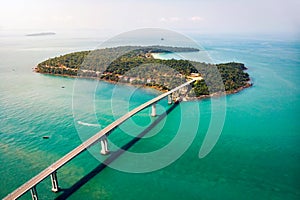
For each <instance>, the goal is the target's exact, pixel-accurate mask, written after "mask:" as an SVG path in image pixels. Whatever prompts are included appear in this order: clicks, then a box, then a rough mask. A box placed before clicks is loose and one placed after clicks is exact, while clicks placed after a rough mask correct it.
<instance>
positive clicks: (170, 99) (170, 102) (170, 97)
mask: <svg viewBox="0 0 300 200" xmlns="http://www.w3.org/2000/svg"><path fill="white" fill-rule="evenodd" d="M172 103H173V102H172V94H169V95H168V104H172Z"/></svg>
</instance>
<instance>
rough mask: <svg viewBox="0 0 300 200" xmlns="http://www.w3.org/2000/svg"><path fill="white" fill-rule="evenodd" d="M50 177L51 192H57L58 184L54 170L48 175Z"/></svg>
mask: <svg viewBox="0 0 300 200" xmlns="http://www.w3.org/2000/svg"><path fill="white" fill-rule="evenodd" d="M50 177H51V183H52V192H58V191H59V186H58V181H57V175H56V172H53V173H52V174H51V175H50Z"/></svg>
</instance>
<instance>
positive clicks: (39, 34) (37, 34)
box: [25, 32, 56, 36]
mask: <svg viewBox="0 0 300 200" xmlns="http://www.w3.org/2000/svg"><path fill="white" fill-rule="evenodd" d="M47 35H56V33H54V32H42V33H30V34H26V35H25V36H47Z"/></svg>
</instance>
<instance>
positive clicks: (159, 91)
mask: <svg viewBox="0 0 300 200" xmlns="http://www.w3.org/2000/svg"><path fill="white" fill-rule="evenodd" d="M36 69H37V68H36V67H35V68H34V70H33V71H34V72H35V73H39V74H43V75H51V76H58V77H66V78H80V79H87V80H98V81H103V82H106V83H110V84H115V85H116V84H121V85H127V86H133V87H137V88H143V89H153V90H155V91H157V92H158V93H164V92H167V91H168V90H162V89H161V88H159V87H158V86H147V85H139V84H131V83H124V82H119V81H112V80H105V79H100V78H98V77H88V76H72V75H66V74H52V73H42V72H39V71H37V70H36ZM252 86H253V83H252V82H251V80H250V81H249V82H248V83H247V84H246V85H244V86H242V87H239V88H237V89H235V90H232V91H222V92H216V93H212V94H209V95H201V96H199V97H187V96H185V97H183V98H184V101H197V100H202V99H208V98H214V97H222V96H226V95H231V94H236V93H239V92H241V91H242V90H244V89H247V88H250V87H252Z"/></svg>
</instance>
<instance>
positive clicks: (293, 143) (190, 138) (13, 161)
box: [0, 33, 300, 200]
mask: <svg viewBox="0 0 300 200" xmlns="http://www.w3.org/2000/svg"><path fill="white" fill-rule="evenodd" d="M189 37H191V38H192V39H193V40H194V41H196V42H197V43H199V44H200V45H201V46H202V47H203V49H205V51H206V52H207V53H208V54H209V56H210V58H211V60H212V61H213V62H214V63H222V62H232V61H235V62H242V63H244V64H245V66H247V68H248V70H247V72H248V73H249V74H250V77H251V82H252V83H253V86H252V87H250V88H247V89H245V90H243V91H241V92H239V93H237V94H232V95H227V96H226V97H216V98H212V99H202V100H197V101H190V102H182V103H180V104H179V105H176V106H172V105H168V103H167V99H164V100H162V101H160V102H159V103H158V104H157V114H158V116H157V117H151V116H150V112H151V110H150V108H148V109H145V110H143V111H141V112H140V113H138V114H137V115H136V116H134V117H132V118H131V119H130V120H128V121H126V122H125V123H124V124H123V125H122V126H120V127H119V128H117V129H116V130H114V131H113V132H111V133H110V135H109V136H108V145H109V148H110V151H111V154H110V155H107V156H103V155H101V154H100V144H99V143H96V144H95V145H94V146H92V147H91V148H89V149H88V150H87V151H85V152H83V153H82V154H80V155H79V156H77V157H76V158H74V159H73V160H71V161H70V162H69V163H67V164H66V165H65V166H63V167H62V168H60V169H59V170H58V171H57V176H58V182H59V186H60V188H61V190H60V192H58V193H53V192H51V181H50V178H46V179H45V180H43V181H42V182H41V183H39V184H38V185H37V192H38V195H39V198H40V199H74V200H79V199H113V200H118V199H122V200H123V199H132V200H133V199H145V200H152V199H170V200H171V199H172V200H174V199H195V200H199V199H208V200H209V199H211V200H213V199H228V200H229V199H230V200H234V199H238V200H239V199H262V200H265V199H274V200H275V199H278V200H279V199H285V200H287V199H290V200H292V199H295V200H296V199H300V148H299V145H300V123H299V119H300V87H299V85H300V77H299V75H300V40H299V38H296V37H291V38H284V37H282V38H281V37H278V38H277V37H263V36H262V37H260V36H238V37H237V36H235V37H233V36H209V35H204V36H203V35H201V34H200V35H197V34H194V33H193V34H190V35H189ZM106 39H107V38H106V37H104V36H103V37H96V36H92V37H89V36H86V35H84V36H83V35H76V36H73V35H72V34H69V35H68V34H67V35H60V34H57V35H51V36H50V35H49V36H36V37H28V36H25V34H20V33H13V34H1V36H0V161H1V165H0V176H1V187H0V198H4V197H5V196H6V195H8V194H9V193H11V192H12V191H13V190H15V189H17V188H18V187H19V186H21V185H22V184H23V183H25V182H26V181H28V180H30V179H31V178H32V177H34V176H35V175H37V174H38V173H39V172H41V171H42V170H43V169H45V168H46V167H48V166H49V165H51V164H52V163H53V162H55V161H56V160H58V159H59V158H61V157H62V156H64V155H65V154H67V153H68V152H69V151H71V150H72V149H74V148H75V147H77V146H78V145H80V144H81V143H82V142H83V141H85V140H86V139H88V138H89V137H90V136H92V135H94V134H95V133H97V132H98V131H100V130H101V129H103V128H105V127H106V126H107V125H108V124H110V123H112V122H113V121H114V120H116V119H117V118H118V117H120V116H122V115H123V114H125V113H126V112H128V111H129V110H131V109H133V108H135V107H136V106H138V105H141V104H142V103H144V102H146V101H148V100H150V99H152V98H154V97H156V96H158V95H159V94H160V93H159V92H157V91H155V90H153V89H149V88H140V87H133V86H129V85H122V84H112V83H106V82H102V81H97V80H88V79H76V78H68V77H59V76H51V75H43V74H38V73H35V72H34V71H33V69H34V67H35V66H36V65H37V64H38V63H39V62H41V61H43V60H45V59H48V58H50V57H56V56H59V55H63V54H66V53H70V52H74V51H81V50H89V49H95V48H96V47H97V46H98V45H99V43H101V42H102V41H104V40H106ZM165 40H166V38H165ZM159 56H160V57H161V58H163V59H170V58H174V57H176V55H172V53H169V54H160V55H159ZM85 98H86V99H85ZM77 99H80V101H77ZM218 102H222V105H223V106H222V105H219V104H218ZM224 105H225V106H224ZM219 108H220V109H219ZM168 110H169V112H166V111H168ZM157 119H158V120H159V121H156V120H157ZM155 121H156V124H155V125H153V126H152V123H154V122H155ZM149 126H152V127H151V129H150V130H146V132H145V129H146V128H147V127H149ZM216 126H218V127H217V128H215V127H216ZM143 131H144V132H143ZM141 132H143V133H145V134H144V138H142V139H140V140H138V141H135V142H132V141H133V140H134V138H135V137H136V136H137V135H138V134H140V133H141ZM209 134H212V135H209ZM45 137H46V138H45ZM206 137H212V138H214V139H215V142H213V145H212V148H211V150H210V151H209V152H207V153H208V154H207V155H205V156H200V154H199V152H200V149H201V148H202V145H204V143H205V142H206V140H205V138H206ZM214 143H215V144H214ZM121 147H122V148H125V147H126V149H127V150H126V153H127V154H126V153H124V154H121V155H120V156H119V157H117V158H116V159H115V160H114V161H113V162H112V163H111V164H109V165H108V166H106V165H103V164H101V163H102V162H103V161H104V160H105V159H106V158H109V157H110V156H112V155H114V152H117V151H118V150H119V149H120V148H121ZM21 199H31V196H30V192H27V193H26V194H25V195H23V196H22V197H21Z"/></svg>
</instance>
